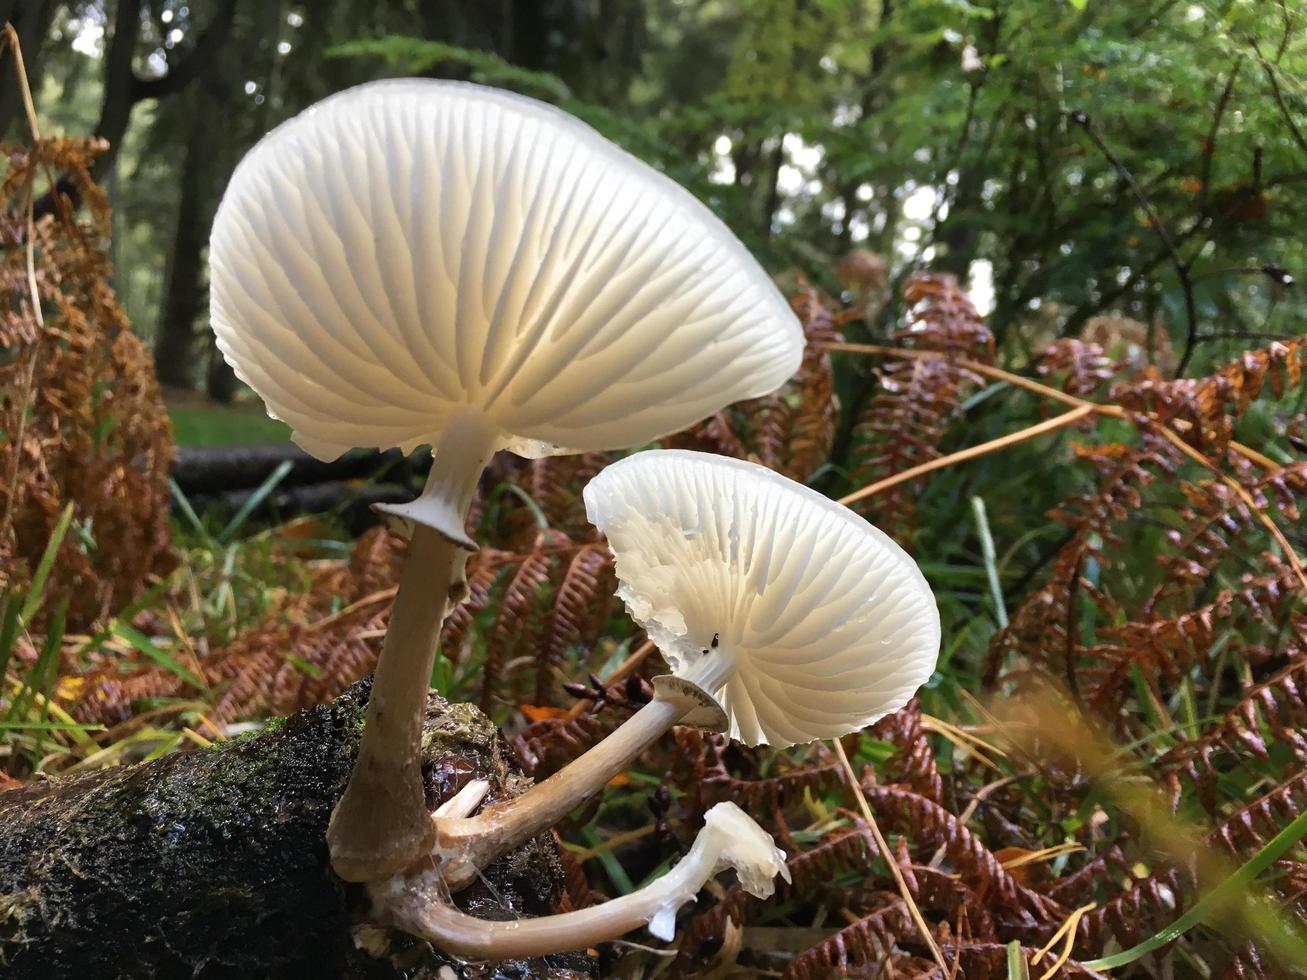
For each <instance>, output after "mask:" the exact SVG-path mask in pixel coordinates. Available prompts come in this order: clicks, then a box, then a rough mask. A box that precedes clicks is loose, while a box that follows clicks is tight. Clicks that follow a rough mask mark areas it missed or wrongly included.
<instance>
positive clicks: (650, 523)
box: [584, 450, 940, 746]
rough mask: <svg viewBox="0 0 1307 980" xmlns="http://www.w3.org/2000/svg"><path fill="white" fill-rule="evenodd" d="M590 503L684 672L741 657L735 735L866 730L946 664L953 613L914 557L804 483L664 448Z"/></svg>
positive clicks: (732, 709) (638, 603)
mask: <svg viewBox="0 0 1307 980" xmlns="http://www.w3.org/2000/svg"><path fill="white" fill-rule="evenodd" d="M584 497H585V503H586V514H587V515H588V517H589V519H590V521H591V522H592V523H593V524H595V525H596V526H597V527H599V528H600V529H601V530H602V531H603V532H604V533H605V534H606V535H607V536H608V544H609V547H610V548H611V549H612V551H613V554H614V555H615V556H616V560H617V576H618V579H619V581H620V586H619V589H618V595H620V596H621V597H622V599H623V601H624V602H625V603H626V606H627V609H628V610H629V611H630V613H631V616H632V617H633V618H634V619H635V620H636V621H637V622H639V623H640V625H641V626H643V627H644V628H645V630H646V632H647V633H648V634H649V638H650V639H651V640H652V641H653V642H654V643H655V644H657V646H658V648H659V650H660V651H661V652H662V654H663V656H664V657H665V658H666V659H667V661H668V663H669V664H670V665H671V667H672V670H673V673H675V674H676V675H678V676H682V677H689V678H691V679H694V678H695V677H696V676H703V670H702V668H701V667H700V665H701V664H703V663H706V662H707V661H708V659H709V658H710V657H711V658H723V657H724V658H733V669H732V670H731V672H730V673H729V675H728V676H727V677H726V679H725V681H724V683H722V684H721V685H720V686H719V687H717V688H716V689H715V690H714V689H710V690H709V693H710V694H712V695H713V696H714V697H715V698H717V700H718V701H719V702H720V703H721V705H722V707H723V708H724V709H725V711H726V713H727V715H728V716H729V719H730V734H731V737H732V738H735V739H738V740H739V741H742V742H744V743H745V744H747V745H758V744H761V743H768V744H771V745H780V746H784V745H792V744H795V743H800V742H809V741H812V740H814V739H818V738H834V737H838V736H840V735H844V734H846V733H848V732H851V731H856V730H858V729H860V728H863V727H865V726H866V725H869V724H871V723H872V722H874V721H876V720H877V719H878V718H881V717H882V716H884V715H886V714H889V713H890V712H893V711H897V710H898V709H899V708H901V707H903V705H904V704H906V703H907V701H908V700H909V699H910V698H911V697H912V695H913V694H914V693H915V692H916V690H917V689H918V688H919V687H920V686H921V685H922V684H924V683H925V682H926V680H927V679H929V677H930V675H931V673H932V671H933V670H934V668H935V660H936V657H937V656H938V653H939V641H940V626H939V612H938V610H937V608H936V606H935V599H934V596H933V595H932V594H931V591H930V587H929V586H928V585H927V583H926V580H925V577H924V576H923V575H922V574H921V570H920V569H918V568H917V565H916V563H915V562H914V561H913V560H912V559H911V558H910V557H909V556H908V555H907V554H906V553H905V552H904V551H903V549H902V548H900V547H899V546H898V545H897V544H895V543H894V542H893V541H892V540H890V538H889V537H888V536H886V535H885V534H884V533H883V532H882V531H880V530H878V529H877V528H875V527H873V526H872V525H870V524H868V523H867V522H866V521H865V520H863V519H862V518H861V517H859V516H858V515H856V514H854V513H853V512H852V511H851V510H849V509H848V508H847V507H844V506H842V505H840V504H837V503H835V502H834V501H832V500H830V499H828V498H827V497H823V496H822V495H821V494H819V493H817V492H815V491H814V490H811V489H809V488H808V487H805V486H803V485H802V484H799V483H795V482H794V481H792V480H788V479H786V478H785V477H783V476H781V475H779V474H777V473H775V472H773V471H771V470H769V469H767V468H766V467H763V466H758V465H755V464H753V463H746V462H743V461H740V460H735V459H729V458H727V457H724V456H713V455H710V454H707V453H694V452H686V451H682V450H656V451H650V452H642V453H636V454H634V455H632V456H628V457H627V458H626V459H623V460H621V461H620V462H618V463H615V464H613V465H612V466H609V467H608V468H607V469H605V470H604V471H603V472H602V473H600V474H599V475H598V476H597V477H595V478H594V479H593V480H592V481H591V482H590V483H589V485H588V486H587V487H586V488H585V492H584ZM714 637H716V639H717V645H716V647H715V648H714V645H713V641H714ZM712 676H721V674H720V671H717V672H716V673H713V674H712ZM705 686H706V687H708V686H710V685H705Z"/></svg>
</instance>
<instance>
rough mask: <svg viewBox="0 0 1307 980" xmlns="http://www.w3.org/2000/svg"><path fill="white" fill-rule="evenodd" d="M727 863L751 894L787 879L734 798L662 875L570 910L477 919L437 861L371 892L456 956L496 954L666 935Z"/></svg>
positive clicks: (404, 925) (407, 925)
mask: <svg viewBox="0 0 1307 980" xmlns="http://www.w3.org/2000/svg"><path fill="white" fill-rule="evenodd" d="M726 868H733V869H734V870H735V874H736V878H737V879H738V880H739V883H740V887H742V888H743V889H744V890H745V891H747V892H748V893H749V894H750V895H753V896H754V897H755V898H769V897H770V896H771V894H772V891H773V889H774V887H775V885H774V879H775V877H776V876H777V875H778V874H779V875H781V876H782V877H783V878H784V879H785V880H786V881H789V880H790V869H789V867H788V866H787V865H786V864H785V853H784V852H783V851H781V850H779V849H778V848H777V847H776V845H775V843H774V842H773V841H772V838H771V835H769V834H768V833H767V832H766V831H764V830H763V829H762V828H761V827H759V826H758V825H757V824H756V823H754V821H753V820H751V819H750V818H749V817H748V816H746V815H745V813H744V811H743V810H741V809H740V808H739V807H738V806H736V805H735V804H734V803H718V804H717V805H716V806H714V807H712V808H711V809H709V810H708V812H707V813H706V814H704V825H703V828H702V829H701V830H700V831H699V835H698V836H697V837H695V839H694V844H693V846H691V848H690V850H689V852H688V853H687V854H686V855H685V857H683V858H681V860H680V861H679V862H677V864H676V866H675V867H673V868H672V869H671V870H670V871H668V872H667V873H666V874H664V875H663V876H662V877H661V878H658V879H657V880H656V881H654V882H652V883H650V884H648V885H645V886H644V887H643V888H640V889H638V890H637V891H634V892H631V893H630V894H628V895H623V896H621V897H620V898H614V899H611V900H609V901H607V902H604V903H603V904H601V905H595V906H592V907H590V908H587V909H581V910H579V911H576V912H564V913H561V914H559V915H546V916H541V917H539V918H535V919H518V920H514V921H511V922H490V921H487V920H485V919H478V918H476V917H474V916H471V915H468V914H467V913H465V912H461V911H459V910H458V909H456V908H454V907H453V906H452V905H450V904H449V902H448V901H447V900H446V899H447V886H446V883H445V881H444V880H443V878H442V876H441V872H440V868H439V867H438V866H436V867H434V868H430V869H427V870H424V871H419V872H414V873H412V874H410V875H406V876H396V877H395V878H392V879H391V880H389V881H386V882H381V883H377V884H374V885H372V886H371V893H372V899H373V902H374V904H375V905H376V906H377V908H378V909H379V910H380V912H381V914H382V915H383V916H384V917H385V918H386V919H388V920H389V921H390V922H392V923H393V924H394V925H396V926H398V927H399V928H401V929H403V930H404V931H405V932H408V933H410V934H412V935H414V936H417V937H418V938H420V939H425V940H427V941H428V942H431V943H434V944H435V945H436V946H437V947H438V948H440V949H442V950H444V951H446V952H449V953H453V954H455V955H457V956H464V957H467V958H468V959H495V960H498V959H509V958H512V957H519V956H544V955H546V954H548V953H561V952H564V951H566V950H570V949H580V948H583V947H585V946H593V945H595V944H597V943H601V942H605V941H607V940H610V939H617V938H618V937H619V936H622V935H624V934H625V933H628V932H630V931H631V930H633V929H638V928H639V927H640V926H642V925H645V924H648V926H649V931H650V932H652V933H653V934H654V935H655V936H657V937H658V938H659V939H662V940H664V941H671V939H672V938H673V937H674V936H675V934H676V912H677V909H679V908H680V907H681V906H682V905H683V904H685V903H686V902H688V901H691V900H692V899H693V898H694V896H695V895H697V894H698V892H699V890H700V889H701V888H702V887H703V886H704V884H705V883H706V882H707V881H708V879H709V878H711V877H713V876H714V875H716V874H717V873H718V872H720V871H723V870H725V869H726Z"/></svg>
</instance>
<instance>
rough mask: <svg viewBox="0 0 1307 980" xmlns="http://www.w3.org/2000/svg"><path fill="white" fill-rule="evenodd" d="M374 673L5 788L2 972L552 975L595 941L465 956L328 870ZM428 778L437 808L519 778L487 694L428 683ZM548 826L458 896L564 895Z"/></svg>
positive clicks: (478, 908) (589, 971) (501, 903)
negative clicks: (391, 922) (280, 710)
mask: <svg viewBox="0 0 1307 980" xmlns="http://www.w3.org/2000/svg"><path fill="white" fill-rule="evenodd" d="M367 684H368V682H366V681H365V682H362V683H360V684H357V685H355V686H354V687H352V688H350V689H349V690H348V691H347V692H346V693H345V694H343V695H342V696H341V697H340V698H338V699H337V700H336V701H334V702H333V703H331V704H329V705H324V706H321V707H317V708H312V709H309V710H307V711H303V712H300V713H299V714H297V715H294V716H292V717H291V718H289V719H285V720H278V721H276V722H274V723H273V724H271V725H270V726H269V727H268V728H267V729H266V730H265V731H264V732H262V733H260V734H258V735H256V736H251V737H247V738H243V739H239V740H236V741H233V742H229V743H227V744H225V745H223V746H222V747H220V748H217V749H214V750H210V751H199V752H192V753H178V754H173V755H169V756H165V757H164V758H162V759H158V760H155V761H153V762H147V763H140V764H137V765H133V766H125V767H120V768H115V769H110V770H105V771H102V772H96V773H90V774H87V775H82V776H75V777H69V778H62V779H54V780H51V781H49V782H45V783H37V784H32V785H28V786H24V787H22V788H19V789H15V790H10V791H9V792H7V793H0V975H3V976H4V977H6V978H11V980H25V978H41V980H47V978H58V977H78V978H99V977H106V978H119V977H122V978H125V977H142V976H150V977H165V978H167V977H179V978H180V977H187V978H189V977H197V978H218V977H223V978H225V977H305V976H312V977H358V978H369V980H370V978H389V977H400V976H404V977H413V978H422V977H428V978H435V977H440V978H441V980H445V978H449V977H451V976H454V977H457V976H469V977H470V976H477V977H492V976H514V977H534V976H540V977H544V976H548V977H551V978H558V980H562V978H570V977H588V976H591V975H593V972H594V965H593V961H592V960H591V959H590V958H588V957H587V956H585V955H584V954H571V955H564V956H558V957H549V958H548V959H547V960H545V959H538V960H532V961H514V962H509V963H501V964H470V965H469V964H461V963H459V962H457V961H456V960H453V959H451V958H449V957H446V956H443V955H441V954H440V953H439V952H438V951H435V950H433V949H432V948H431V947H429V946H427V945H426V944H424V943H419V942H416V941H414V940H412V939H410V938H409V937H407V936H403V935H401V934H397V933H392V932H387V931H385V930H382V929H379V928H377V927H376V926H375V925H373V924H371V923H370V922H369V920H368V908H367V900H366V897H365V895H364V893H363V891H362V890H361V889H359V888H357V887H355V886H349V885H346V884H345V883H344V882H342V881H340V879H338V878H336V876H335V875H334V874H333V873H332V872H331V869H330V865H329V862H328V856H327V848H326V843H325V833H326V826H327V819H328V817H329V815H330V812H331V808H332V806H333V805H334V803H335V801H336V799H337V798H338V797H339V795H340V793H341V792H342V791H343V789H344V786H345V782H346V779H347V777H348V775H349V769H350V766H351V765H352V762H353V759H354V755H355V752H356V751H357V748H358V739H359V733H360V731H361V726H362V722H363V715H364V709H365V707H366V701H367ZM423 758H424V760H425V762H424V768H423V773H424V778H425V779H426V786H427V803H428V805H429V806H432V807H433V808H434V807H435V806H437V805H439V803H440V802H442V801H443V800H445V799H447V798H448V797H450V796H452V795H453V794H454V793H455V792H457V791H458V789H459V788H461V787H462V785H464V784H465V783H466V782H467V780H469V779H472V778H476V777H484V778H487V779H489V780H490V781H491V783H492V787H493V788H492V793H491V795H492V798H493V797H496V796H497V797H499V798H501V799H502V798H505V797H508V796H512V795H514V794H515V793H516V792H518V791H519V789H520V785H521V784H522V781H523V777H522V776H521V773H520V770H519V769H518V768H517V765H516V762H515V760H513V758H512V757H511V754H510V752H509V750H508V749H507V747H506V745H505V742H504V740H503V738H502V737H501V736H500V734H499V732H498V730H497V729H496V728H495V727H494V725H493V724H491V723H490V721H489V720H488V719H487V718H486V717H485V716H484V715H483V714H481V712H480V711H479V710H477V709H476V708H475V707H472V706H470V705H449V704H446V703H445V702H444V701H442V700H441V699H439V698H437V697H435V696H432V698H431V700H430V703H429V705H428V713H427V721H426V726H425V737H424V749H423ZM561 887H562V871H561V868H560V865H559V863H558V852H557V847H556V844H555V842H554V839H553V838H552V837H551V836H548V835H545V836H542V837H539V838H536V839H534V840H532V841H530V842H528V843H527V844H526V845H524V846H523V847H521V848H519V849H517V850H516V851H514V852H512V853H511V854H509V855H507V856H506V857H505V858H503V859H501V860H500V861H498V862H496V863H495V864H494V865H492V866H491V867H490V868H488V869H487V873H486V876H485V880H484V881H483V882H481V883H478V884H477V885H476V886H474V887H472V888H469V889H467V890H465V891H463V892H461V893H459V895H458V896H457V901H458V904H459V905H460V906H461V907H463V908H464V909H465V910H467V911H470V912H472V913H474V914H476V915H480V916H483V917H486V918H512V917H517V916H520V915H524V914H525V915H539V914H546V913H548V912H551V911H555V910H556V906H557V903H558V901H559V898H560V893H561Z"/></svg>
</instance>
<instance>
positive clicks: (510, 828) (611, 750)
mask: <svg viewBox="0 0 1307 980" xmlns="http://www.w3.org/2000/svg"><path fill="white" fill-rule="evenodd" d="M690 722H694V723H696V724H698V725H699V726H700V727H703V728H710V729H713V730H716V731H723V730H724V729H725V723H726V716H725V714H724V713H723V712H722V709H721V707H720V706H719V705H718V704H717V702H716V701H714V700H713V699H712V698H711V697H709V696H708V695H707V694H705V693H704V692H703V691H702V690H700V689H699V688H697V687H695V686H694V685H693V684H687V683H685V682H684V681H681V680H680V679H679V678H675V677H659V678H657V679H656V680H655V682H654V698H653V700H652V701H650V702H649V703H648V704H646V705H645V706H644V707H642V708H641V709H640V710H639V711H637V712H636V713H635V714H634V715H632V716H631V717H630V718H628V719H627V720H626V721H625V722H624V723H623V724H622V725H621V726H620V727H619V728H618V729H617V730H616V731H614V732H613V733H612V734H611V735H609V736H608V737H607V738H605V739H604V740H603V741H602V742H600V743H599V744H598V745H596V746H594V747H593V748H591V749H590V750H589V751H588V752H586V753H585V754H583V755H582V756H581V757H580V758H578V759H575V760H573V761H572V762H570V763H568V764H567V765H566V766H565V767H564V768H562V769H560V770H559V771H558V772H556V773H554V774H553V775H552V776H550V777H549V778H548V779H546V780H545V781H544V782H542V783H537V784H536V785H535V786H532V787H531V788H530V789H528V790H527V791H526V792H525V793H523V794H522V795H521V796H517V797H514V798H513V799H511V800H505V801H503V802H502V803H496V804H494V805H493V806H488V807H486V808H485V809H484V810H482V811H481V812H480V813H478V814H477V815H476V816H474V817H458V816H454V815H447V814H442V813H439V812H437V813H436V814H434V815H433V822H434V825H435V828H436V845H435V848H434V849H433V851H432V856H433V857H436V858H438V859H439V861H440V866H441V871H442V873H443V877H444V880H445V883H446V884H447V885H448V887H449V888H450V889H452V890H454V891H457V890H458V889H460V888H462V887H464V886H465V885H467V884H470V883H471V882H472V880H473V879H475V878H476V875H477V872H478V871H480V870H481V869H482V868H484V867H485V866H486V865H488V864H489V863H490V862H491V861H493V860H495V858H497V857H499V856H500V855H501V854H504V853H506V852H508V851H510V850H512V849H513V848H514V847H516V846H517V845H519V844H521V843H522V842H523V841H525V840H527V839H529V838H531V837H534V836H535V835H536V834H538V833H540V831H542V830H544V829H545V828H546V827H551V826H553V825H554V824H556V823H557V822H558V821H559V820H561V819H562V818H563V817H565V816H567V814H568V813H570V812H571V811H572V810H573V809H575V808H576V807H577V806H579V805H580V804H581V803H583V802H584V801H585V800H587V799H589V798H590V797H591V796H593V795H594V794H595V793H598V792H599V791H600V790H602V789H603V788H604V787H605V786H607V785H608V783H609V781H610V780H611V779H612V778H613V777H614V776H616V775H617V774H618V773H621V772H624V771H626V769H627V768H629V767H630V765H631V763H632V762H634V761H635V759H636V757H637V756H639V755H640V753H642V752H643V751H644V750H645V749H647V748H648V747H649V746H650V745H652V744H653V743H654V742H655V741H657V740H658V739H659V738H660V737H661V736H662V735H664V734H665V733H666V732H668V731H669V730H670V729H671V728H672V726H673V725H677V724H685V723H690Z"/></svg>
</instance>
